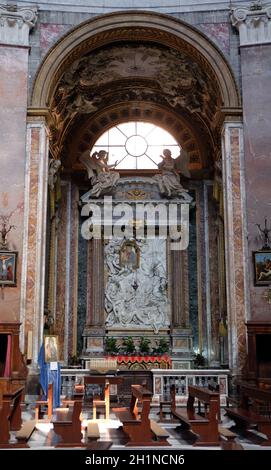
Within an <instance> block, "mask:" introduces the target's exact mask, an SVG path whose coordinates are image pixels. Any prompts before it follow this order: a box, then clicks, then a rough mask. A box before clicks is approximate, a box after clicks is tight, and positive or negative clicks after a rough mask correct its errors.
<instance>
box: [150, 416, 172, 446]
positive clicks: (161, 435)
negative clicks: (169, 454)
mask: <svg viewBox="0 0 271 470" xmlns="http://www.w3.org/2000/svg"><path fill="white" fill-rule="evenodd" d="M150 427H151V431H152V433H153V434H154V435H155V438H156V440H157V441H159V442H162V443H163V445H168V442H167V438H168V437H169V433H168V432H167V431H166V430H165V429H164V428H162V427H161V426H159V424H157V423H156V422H155V421H153V420H152V419H151V420H150Z"/></svg>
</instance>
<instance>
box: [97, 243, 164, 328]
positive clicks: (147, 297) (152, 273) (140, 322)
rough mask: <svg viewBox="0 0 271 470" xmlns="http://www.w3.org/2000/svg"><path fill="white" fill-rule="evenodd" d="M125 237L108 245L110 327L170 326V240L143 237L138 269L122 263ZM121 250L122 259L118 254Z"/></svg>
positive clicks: (106, 305)
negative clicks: (168, 250)
mask: <svg viewBox="0 0 271 470" xmlns="http://www.w3.org/2000/svg"><path fill="white" fill-rule="evenodd" d="M122 243H123V242H122V241H121V240H114V239H113V240H111V241H110V242H109V243H108V245H107V246H106V247H105V264H106V272H107V276H108V279H107V285H106V289H105V311H106V313H107V318H106V325H107V327H108V328H111V327H114V328H120V329H124V328H125V329H129V328H133V329H134V328H135V326H137V327H138V328H140V327H143V328H147V329H148V328H149V329H152V330H154V332H155V333H158V332H159V330H160V329H161V328H167V327H168V326H169V324H170V322H169V315H168V314H169V302H168V297H167V275H166V241H165V240H142V241H140V242H138V245H139V248H140V264H139V268H138V269H132V268H131V267H130V266H124V267H120V266H119V252H120V250H121V245H122ZM117 253H118V262H117V256H116V254H117Z"/></svg>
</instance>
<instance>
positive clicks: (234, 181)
mask: <svg viewBox="0 0 271 470" xmlns="http://www.w3.org/2000/svg"><path fill="white" fill-rule="evenodd" d="M222 161H223V192H224V220H225V261H226V290H227V312H228V326H229V328H228V330H229V366H230V368H231V370H232V373H233V375H240V373H242V371H243V369H244V367H245V364H246V328H245V321H246V310H247V297H246V295H247V283H246V282H247V281H246V280H247V276H246V269H247V258H246V240H245V237H246V220H245V213H246V208H245V184H244V152H243V126H242V123H240V122H231V121H228V122H227V121H226V122H225V124H224V129H223V134H222Z"/></svg>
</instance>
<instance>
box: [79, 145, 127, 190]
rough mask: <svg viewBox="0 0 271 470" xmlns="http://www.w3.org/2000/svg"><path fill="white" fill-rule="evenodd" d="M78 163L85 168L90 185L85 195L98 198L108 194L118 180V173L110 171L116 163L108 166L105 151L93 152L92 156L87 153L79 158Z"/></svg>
mask: <svg viewBox="0 0 271 470" xmlns="http://www.w3.org/2000/svg"><path fill="white" fill-rule="evenodd" d="M80 161H81V162H82V163H83V164H84V165H85V167H86V168H87V171H88V177H89V179H90V180H91V184H92V189H91V190H90V191H88V193H87V195H88V196H90V197H99V196H102V195H104V194H109V193H110V192H111V191H112V189H113V188H114V187H115V185H116V183H117V181H118V180H119V178H120V175H119V173H117V172H114V171H111V168H115V167H116V165H117V163H118V162H117V161H116V162H115V163H114V164H113V165H108V152H106V151H105V150H100V151H99V152H94V153H93V155H92V156H90V154H89V151H87V152H85V153H84V154H83V155H82V156H81V158H80Z"/></svg>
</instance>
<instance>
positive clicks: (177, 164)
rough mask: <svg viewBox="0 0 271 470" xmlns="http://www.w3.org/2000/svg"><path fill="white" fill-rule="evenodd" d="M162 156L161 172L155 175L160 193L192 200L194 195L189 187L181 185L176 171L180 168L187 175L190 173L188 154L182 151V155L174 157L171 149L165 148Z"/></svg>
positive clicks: (159, 166) (188, 200)
mask: <svg viewBox="0 0 271 470" xmlns="http://www.w3.org/2000/svg"><path fill="white" fill-rule="evenodd" d="M160 157H161V158H162V162H161V163H159V165H158V168H159V169H160V170H161V174H159V175H155V176H154V177H153V179H154V180H155V181H156V182H157V184H158V187H159V191H160V193H161V194H162V195H163V196H166V197H168V198H172V197H180V198H181V199H183V201H185V202H192V197H191V196H190V195H189V194H188V191H187V189H184V188H183V186H182V185H181V183H180V181H179V175H178V173H177V171H176V170H177V169H179V170H180V171H181V173H182V174H184V175H185V176H189V175H190V173H189V171H188V169H187V164H186V163H187V162H186V160H187V157H188V154H187V153H186V152H184V151H182V153H181V154H180V156H179V157H178V158H176V159H174V158H172V156H171V151H170V150H169V149H165V150H164V151H163V155H160Z"/></svg>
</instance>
